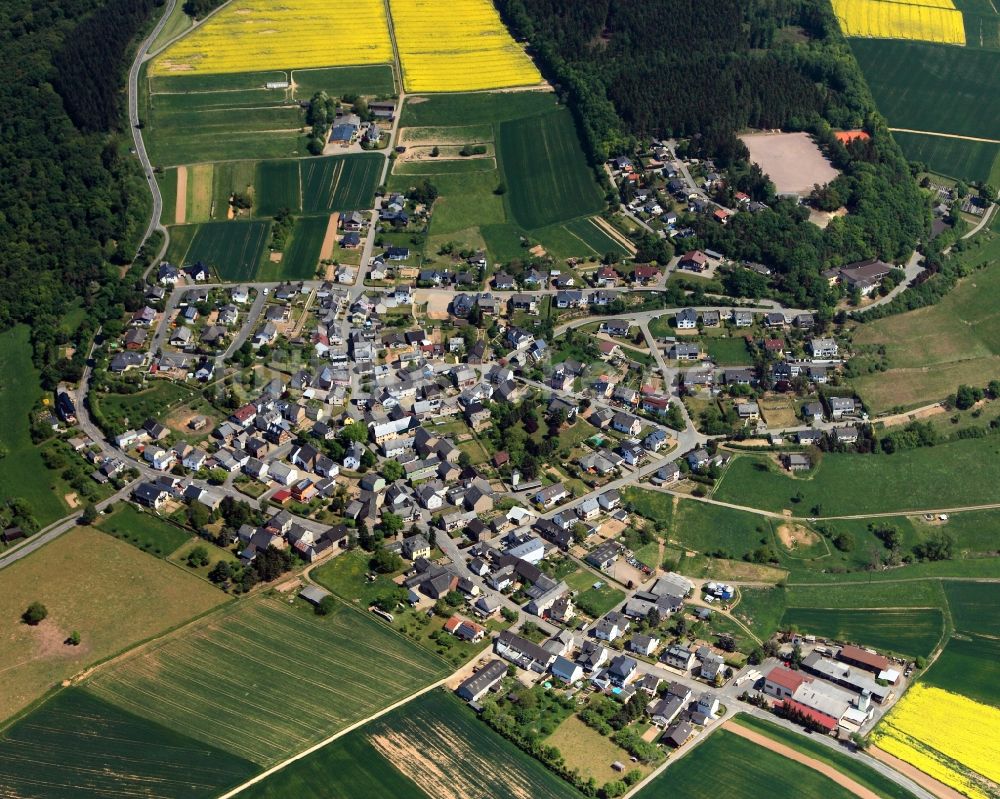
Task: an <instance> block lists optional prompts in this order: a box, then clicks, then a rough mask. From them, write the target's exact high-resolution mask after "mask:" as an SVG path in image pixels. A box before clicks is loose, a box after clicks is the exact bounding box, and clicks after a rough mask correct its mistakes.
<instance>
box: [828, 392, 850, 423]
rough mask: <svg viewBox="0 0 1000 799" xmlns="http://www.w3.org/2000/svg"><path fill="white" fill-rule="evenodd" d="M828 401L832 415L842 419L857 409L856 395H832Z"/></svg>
mask: <svg viewBox="0 0 1000 799" xmlns="http://www.w3.org/2000/svg"><path fill="white" fill-rule="evenodd" d="M827 402H828V403H829V404H830V416H831V417H832V418H833V419H840V418H841V417H842V416H844V415H845V414H848V415H851V414H854V413H855V411H856V410H857V402H856V400H855V399H854V397H830V398H829V399H828V400H827Z"/></svg>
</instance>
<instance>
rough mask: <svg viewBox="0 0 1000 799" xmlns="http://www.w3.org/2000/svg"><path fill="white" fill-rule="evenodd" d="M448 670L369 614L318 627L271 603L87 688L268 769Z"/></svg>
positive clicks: (164, 646)
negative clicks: (289, 754) (276, 762)
mask: <svg viewBox="0 0 1000 799" xmlns="http://www.w3.org/2000/svg"><path fill="white" fill-rule="evenodd" d="M447 670H448V667H447V665H446V664H445V663H444V661H442V660H440V659H439V658H437V657H436V656H434V655H432V654H430V653H428V652H424V651H422V650H420V649H419V648H417V647H416V646H414V645H413V644H411V643H410V642H409V641H407V640H406V639H405V638H403V637H402V636H400V635H398V634H396V633H394V632H392V631H390V630H388V629H386V628H385V627H384V626H382V625H380V624H378V623H377V622H375V621H374V620H372V619H370V618H369V617H368V616H367V615H366V614H365V613H363V612H359V611H355V610H351V609H349V608H346V607H344V608H342V609H340V610H339V611H338V612H336V613H334V614H332V615H330V616H325V617H318V616H315V615H314V614H313V613H312V612H311V611H309V610H306V609H304V608H302V607H300V606H298V605H296V606H293V607H290V606H289V605H288V604H287V603H286V602H282V601H278V600H275V599H269V598H266V597H261V598H258V599H255V600H251V601H244V602H241V603H239V604H238V605H235V606H233V607H231V608H227V609H225V611H223V612H221V613H218V614H213V615H212V616H210V617H207V618H206V619H204V620H203V621H202V622H200V623H199V624H198V625H197V626H196V627H193V628H188V629H186V630H185V631H184V634H183V635H178V636H172V637H170V638H168V639H166V640H165V641H163V642H162V643H158V644H157V645H156V646H155V647H153V648H151V649H149V650H147V651H144V652H142V653H140V654H139V655H138V656H135V657H131V658H128V659H126V660H123V661H121V662H119V663H116V664H115V665H114V666H113V667H112V668H109V669H106V670H104V671H102V672H100V673H98V674H97V675H96V676H95V677H94V679H93V680H92V681H91V682H90V683H89V685H88V687H89V689H90V690H92V691H93V692H94V693H96V694H97V695H98V696H100V697H102V698H104V699H106V700H107V701H109V702H112V703H114V704H116V705H118V706H120V707H122V708H124V709H125V710H128V711H130V712H134V713H137V714H139V715H142V716H145V717H146V718H149V719H151V720H153V721H156V722H159V723H162V724H165V725H166V726H168V727H171V728H173V729H177V730H181V731H183V732H184V733H186V734H188V735H191V736H193V737H195V738H199V739H201V740H203V741H206V742H209V743H212V744H214V745H218V746H221V747H223V748H225V749H229V750H230V751H232V752H237V753H240V754H241V755H242V756H243V757H246V758H248V759H250V760H253V761H254V762H256V763H259V764H261V765H269V764H271V763H273V762H275V761H277V760H280V759H281V758H282V756H284V755H286V754H288V753H291V752H293V751H298V750H301V749H304V748H306V747H308V746H309V745H310V744H312V743H315V742H316V741H318V740H321V739H322V738H324V737H326V736H328V735H330V734H331V733H333V732H335V731H336V730H338V729H342V728H343V727H346V726H348V725H349V724H351V723H352V722H354V721H357V720H358V719H361V718H364V717H365V716H368V715H370V714H371V713H373V712H374V711H376V710H378V709H379V708H381V707H385V706H386V705H389V704H392V703H393V702H395V701H397V700H399V699H401V698H402V697H404V696H406V695H408V694H410V693H412V692H413V691H414V690H416V689H418V688H419V687H420V686H421V685H424V684H427V683H429V682H433V681H434V680H435V679H437V678H439V677H441V676H443V675H444V673H446V671H447ZM375 675H377V678H376V677H375Z"/></svg>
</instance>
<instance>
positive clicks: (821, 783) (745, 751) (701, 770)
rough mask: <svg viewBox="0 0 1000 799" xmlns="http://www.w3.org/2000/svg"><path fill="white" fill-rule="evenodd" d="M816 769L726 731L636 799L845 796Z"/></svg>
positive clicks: (838, 798) (841, 798)
mask: <svg viewBox="0 0 1000 799" xmlns="http://www.w3.org/2000/svg"><path fill="white" fill-rule="evenodd" d="M853 795H854V794H852V793H851V792H850V791H848V790H847V789H846V788H841V787H840V786H839V785H837V784H836V783H834V782H833V780H831V779H829V778H828V777H824V776H823V775H822V774H820V773H819V772H817V771H814V770H813V769H811V768H809V767H808V766H805V765H803V764H801V763H796V762H794V761H792V760H788V759H787V758H785V757H782V756H781V755H779V754H776V753H774V752H771V751H770V750H768V749H765V748H763V747H762V746H758V745H757V744H755V743H753V742H751V741H748V740H746V739H745V738H740V737H739V736H737V735H734V734H733V733H731V732H728V731H727V730H716V731H715V732H713V733H712V735H711V737H710V738H709V739H708V740H706V741H703V742H702V743H700V744H699V745H698V747H697V748H696V749H693V750H691V752H689V753H688V754H687V756H686V757H684V759H683V760H679V761H678V762H677V763H676V765H671V766H670V767H668V768H667V769H666V770H665V771H663V772H661V773H660V774H659V776H657V777H656V779H654V780H652V781H651V782H650V783H649V784H648V785H647V786H646V787H645V788H643V789H642V790H641V791H639V793H637V794H636V797H637V799H661V798H662V799H666V798H667V797H670V799H717V797H720V796H738V797H741V798H742V799H849V797H852V796H853Z"/></svg>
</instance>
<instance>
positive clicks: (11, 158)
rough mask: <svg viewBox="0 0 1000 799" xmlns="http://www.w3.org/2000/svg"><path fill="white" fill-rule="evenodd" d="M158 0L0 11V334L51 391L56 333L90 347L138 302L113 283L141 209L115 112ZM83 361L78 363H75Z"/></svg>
mask: <svg viewBox="0 0 1000 799" xmlns="http://www.w3.org/2000/svg"><path fill="white" fill-rule="evenodd" d="M153 7H154V0H109V2H103V0H59V1H58V2H56V0H5V2H3V3H0V94H2V97H0V104H2V107H3V109H4V110H3V118H4V124H3V125H2V126H0V241H3V245H4V246H3V247H2V248H0V329H5V328H7V327H9V326H10V325H12V324H15V323H17V322H26V323H28V324H30V325H31V328H32V331H33V343H34V348H35V361H36V363H37V364H38V365H39V367H41V368H42V370H43V380H44V382H45V383H46V385H47V387H49V386H51V385H53V384H54V382H55V381H56V380H58V379H59V377H60V375H62V374H65V375H66V376H72V375H73V373H75V372H77V371H78V370H79V368H80V366H81V364H80V363H72V362H69V361H64V362H60V361H58V360H57V358H56V354H55V353H56V351H57V346H56V345H57V343H59V340H60V338H61V337H65V334H64V333H61V332H60V331H59V321H60V318H61V316H62V315H63V314H64V313H65V311H66V309H67V308H69V307H71V306H73V305H76V304H78V303H82V304H83V306H84V307H85V309H86V310H87V320H86V321H85V323H84V325H82V326H81V329H80V331H78V334H77V335H79V336H82V337H85V336H87V335H88V333H90V332H92V331H93V330H94V329H96V326H97V325H98V324H100V323H101V322H102V321H103V320H104V319H108V318H112V317H114V316H116V315H121V314H122V313H123V312H124V310H125V305H126V303H129V304H133V303H134V302H135V301H136V299H137V298H136V297H132V296H130V294H131V292H130V291H129V290H127V289H126V288H125V284H124V283H123V282H122V281H121V280H119V277H118V276H119V267H120V266H121V265H124V264H127V263H129V262H130V261H131V260H132V257H133V256H134V255H135V251H134V248H135V244H136V242H137V240H138V236H139V235H140V234H141V230H142V228H143V225H144V222H145V218H144V217H145V215H146V213H147V207H148V197H147V190H146V187H145V185H144V181H143V180H142V175H141V171H140V170H139V167H138V163H137V162H136V161H135V160H134V159H133V158H132V157H131V156H130V155H129V153H128V142H129V141H130V137H129V133H128V131H127V129H125V123H123V121H122V118H123V113H122V107H123V103H124V100H125V93H124V86H125V74H126V69H127V63H128V60H129V59H128V57H129V51H130V43H131V42H132V41H133V40H134V38H135V36H136V34H137V33H138V32H139V29H140V28H143V27H145V25H146V23H147V22H148V20H149V18H150V17H151V15H152V12H153ZM81 357H82V354H81Z"/></svg>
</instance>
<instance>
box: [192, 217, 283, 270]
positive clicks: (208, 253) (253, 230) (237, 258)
mask: <svg viewBox="0 0 1000 799" xmlns="http://www.w3.org/2000/svg"><path fill="white" fill-rule="evenodd" d="M270 232H271V223H270V222H263V221H258V222H208V223H206V224H203V225H199V226H198V232H197V233H196V234H195V236H194V239H193V240H192V242H191V247H190V248H189V249H188V251H187V254H186V256H185V258H184V263H198V262H199V261H200V262H202V263H204V264H205V265H206V266H208V267H209V268H210V269H212V270H214V271H215V273H216V274H217V275H218V276H219V278H220V279H221V280H230V281H234V282H240V281H244V280H251V279H253V277H254V276H255V275H256V274H257V270H258V269H259V268H260V263H261V260H262V259H263V257H264V252H265V250H266V247H267V242H268V239H269V235H270Z"/></svg>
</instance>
